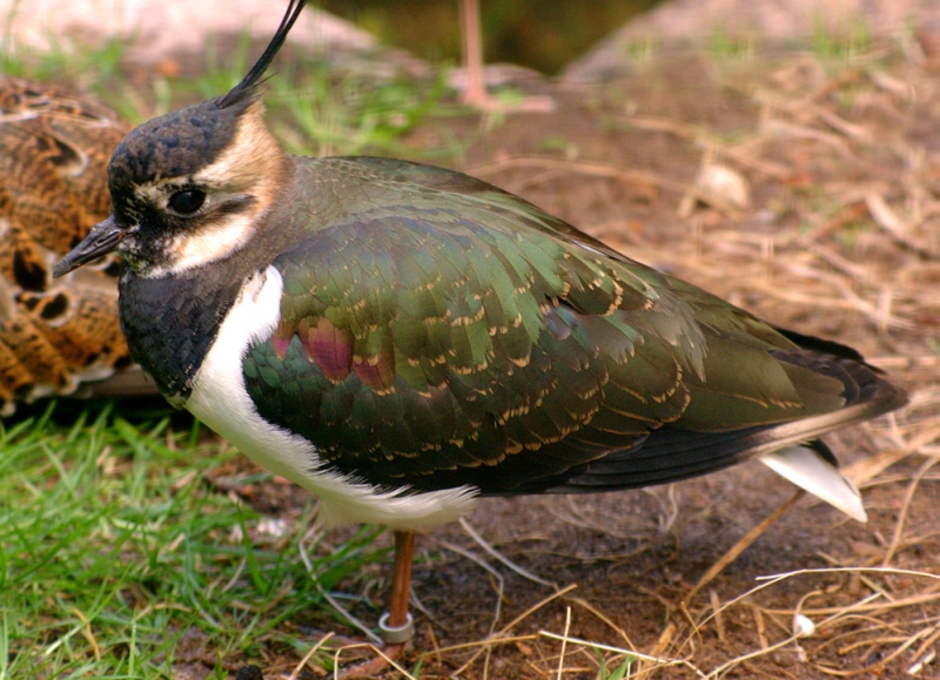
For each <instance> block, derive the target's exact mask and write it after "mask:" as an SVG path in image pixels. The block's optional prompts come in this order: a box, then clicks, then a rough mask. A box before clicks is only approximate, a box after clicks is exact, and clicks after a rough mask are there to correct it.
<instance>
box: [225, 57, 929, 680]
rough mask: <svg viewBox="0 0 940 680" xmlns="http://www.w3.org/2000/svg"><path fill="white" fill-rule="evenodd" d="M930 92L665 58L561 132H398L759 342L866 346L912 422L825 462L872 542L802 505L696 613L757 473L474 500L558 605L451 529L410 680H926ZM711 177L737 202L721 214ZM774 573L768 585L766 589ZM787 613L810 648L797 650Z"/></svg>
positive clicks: (462, 126) (824, 74) (438, 558)
mask: <svg viewBox="0 0 940 680" xmlns="http://www.w3.org/2000/svg"><path fill="white" fill-rule="evenodd" d="M935 67H936V64H934V63H932V62H931V61H930V59H929V58H923V59H917V60H914V59H911V58H910V55H907V56H905V54H904V53H903V51H902V50H901V49H899V48H898V47H897V46H896V45H893V44H892V45H885V46H872V47H871V49H870V50H868V51H867V52H866V53H864V54H852V55H845V54H836V55H826V56H821V55H819V54H813V53H809V52H787V53H778V54H764V55H760V56H758V55H754V54H749V55H745V56H735V55H724V56H722V55H714V54H703V53H702V52H701V51H699V52H688V53H684V54H681V53H676V54H671V55H670V56H669V57H668V58H666V57H661V58H644V59H640V60H638V61H637V62H636V65H635V67H634V68H633V70H632V73H631V74H630V75H629V76H628V77H626V78H624V79H622V80H618V81H616V82H610V83H605V84H604V85H601V86H592V87H585V88H583V89H579V90H573V89H566V88H562V87H555V88H553V90H552V92H551V93H552V94H553V96H555V98H556V100H557V102H558V108H557V111H556V112H555V113H552V114H537V115H536V114H533V115H524V114H512V115H508V116H506V117H505V118H504V119H497V118H493V117H489V118H487V117H483V118H482V120H481V117H480V116H476V115H473V116H467V117H463V118H459V119H455V120H447V121H445V122H444V123H442V122H440V121H436V122H432V123H429V124H428V125H426V126H424V127H422V128H421V129H420V130H418V131H417V132H416V133H415V134H414V136H413V138H412V140H411V142H413V143H414V144H415V145H417V146H420V147H425V148H433V147H435V146H439V145H441V144H443V143H445V141H446V139H447V136H448V135H451V134H456V135H458V136H465V135H476V134H477V133H478V132H479V129H480V128H479V127H478V126H481V125H484V126H487V131H486V133H485V134H482V135H479V141H478V142H477V143H475V144H474V145H473V146H472V147H471V148H470V149H469V151H468V153H467V156H466V163H465V164H464V165H462V166H461V169H464V170H466V171H467V172H469V173H471V174H474V175H476V176H479V177H481V178H483V179H486V180H488V181H490V182H492V183H494V184H497V185H499V186H501V187H503V188H505V189H508V190H510V191H513V192H516V193H518V194H520V195H522V196H523V197H525V198H526V199H528V200H530V201H532V202H533V203H536V204H537V205H540V206H542V207H543V208H545V209H547V210H549V211H550V212H552V213H554V214H556V215H558V216H560V217H562V218H564V219H566V220H568V221H570V222H571V223H572V224H575V225H577V226H579V227H580V228H582V229H584V230H586V231H588V232H590V233H591V234H593V235H595V236H598V237H600V238H602V239H604V240H606V241H607V242H609V243H611V244H612V245H613V246H615V247H617V248H619V249H621V250H622V251H623V252H625V253H626V254H628V255H630V256H631V257H634V258H636V259H638V260H641V261H643V262H646V263H649V264H653V265H655V266H658V267H661V268H664V269H667V270H669V271H671V272H673V273H675V274H677V275H679V276H681V277H683V278H685V279H687V280H689V281H692V282H694V283H696V284H698V285H700V286H701V287H703V288H706V289H708V290H710V291H712V292H714V293H717V294H719V295H721V296H723V297H725V298H727V299H729V300H731V301H733V302H734V303H735V304H738V305H740V306H743V307H745V308H747V309H749V310H750V311H752V312H754V313H755V314H757V315H758V316H761V317H763V318H765V319H767V320H769V321H771V322H773V323H775V324H778V325H781V326H786V327H789V328H792V329H794V330H798V331H800V332H802V333H808V334H816V335H820V336H824V337H828V338H831V339H834V340H837V341H839V342H842V343H846V344H850V345H852V346H855V347H856V348H858V349H859V350H860V351H861V352H862V353H863V354H865V355H866V357H868V358H869V360H870V361H871V362H872V363H874V364H875V365H877V366H880V367H881V368H883V369H884V370H885V371H887V372H888V374H889V375H890V376H891V378H892V379H893V380H894V381H896V382H897V383H898V384H900V385H902V386H904V387H905V388H907V389H908V390H909V391H910V395H911V405H910V406H908V407H907V408H905V409H904V410H902V411H900V412H899V413H897V414H896V415H894V416H891V417H885V418H881V419H879V420H877V421H875V422H872V423H869V424H866V425H864V426H861V427H856V428H853V429H851V430H849V431H845V432H841V433H838V434H836V435H835V436H833V437H830V438H829V440H828V441H829V442H830V444H831V445H832V447H833V449H834V450H835V451H836V454H837V455H838V457H839V458H840V460H841V461H842V463H843V465H844V466H845V468H846V469H847V470H848V472H849V473H850V474H851V476H852V477H853V478H854V479H855V480H856V481H857V483H858V484H859V486H860V487H861V488H862V489H863V494H864V498H865V505H866V508H867V510H868V513H869V518H870V519H869V522H868V524H860V523H857V522H854V521H852V520H849V519H846V518H845V517H843V516H841V515H840V514H839V513H838V512H837V511H835V510H832V509H830V508H828V507H825V506H823V505H821V504H818V503H816V502H814V501H813V500H811V499H809V498H802V499H800V500H798V501H797V502H796V504H795V506H794V507H792V508H791V509H790V510H789V511H787V512H786V513H785V514H784V515H783V516H782V518H781V519H780V520H779V521H777V522H776V523H774V524H772V525H771V526H769V527H767V528H765V529H763V530H762V531H759V532H758V533H759V536H758V537H757V539H756V541H755V542H754V543H753V545H751V546H750V547H748V548H747V549H746V550H745V551H744V552H743V554H741V555H740V557H738V558H737V559H736V560H734V561H732V562H731V563H730V564H728V565H727V566H725V567H724V569H723V570H722V571H721V572H720V573H719V574H718V575H717V576H715V577H714V578H713V579H712V580H710V581H709V582H708V583H706V584H703V587H701V588H700V589H699V588H696V584H697V583H698V582H699V581H700V579H702V577H703V575H705V574H706V573H707V572H708V570H709V568H710V567H712V566H713V565H714V564H715V563H716V562H718V561H719V560H720V559H721V557H722V555H723V554H724V553H725V552H726V551H728V550H729V549H731V548H732V547H733V546H734V545H735V544H736V543H737V542H738V541H739V540H741V539H742V537H744V536H745V535H746V534H747V533H748V532H750V531H752V530H753V529H754V528H755V527H757V526H758V525H759V524H760V522H761V521H762V520H764V519H765V518H766V517H768V516H770V515H771V514H772V513H774V512H775V510H777V509H778V508H779V507H780V506H781V505H783V504H784V503H786V502H788V501H789V500H790V499H791V497H792V496H793V494H794V488H793V487H791V486H790V485H789V483H787V482H786V481H784V480H782V479H781V478H779V477H777V476H776V475H774V474H772V473H771V472H770V471H769V470H767V469H765V468H764V467H763V466H762V465H760V464H759V463H756V462H755V463H750V464H745V465H742V466H740V467H738V468H736V469H732V470H728V471H725V472H721V473H718V474H714V475H711V476H709V477H706V478H701V479H697V480H692V481H689V482H683V483H680V484H675V485H671V486H669V487H662V488H655V489H650V490H647V491H637V492H628V493H617V494H608V495H596V496H582V497H572V498H568V497H523V498H513V499H505V500H486V501H484V502H483V503H481V505H480V507H479V509H478V510H477V511H476V512H475V513H474V514H473V515H472V516H470V517H468V518H467V521H468V523H469V524H470V525H471V526H472V527H474V528H475V530H476V531H477V532H479V534H480V535H482V536H483V537H484V539H485V540H486V541H487V542H488V543H490V544H491V545H492V546H493V547H494V548H495V550H497V551H498V552H499V553H500V554H501V555H502V556H504V557H505V558H507V559H508V560H511V561H512V562H514V563H515V564H517V565H519V566H520V567H522V568H523V569H525V570H528V571H529V572H532V573H533V574H535V575H537V576H538V577H539V578H540V579H543V580H545V581H548V582H551V583H552V584H554V587H552V586H546V585H542V584H539V583H536V582H534V581H532V580H530V579H527V578H525V577H523V576H520V575H519V574H517V573H515V572H513V571H512V570H511V569H510V568H508V567H507V566H505V565H504V564H502V563H500V562H498V561H497V560H496V559H494V558H493V557H492V556H491V555H490V554H488V553H487V552H486V551H485V550H484V549H483V548H482V547H481V546H480V545H479V544H478V543H477V542H475V541H474V540H472V539H471V538H470V537H469V535H468V534H467V532H466V531H465V530H464V529H463V528H461V527H460V526H458V525H452V526H447V527H443V528H441V529H440V530H437V531H434V532H432V533H431V534H429V535H427V536H425V537H422V538H420V539H419V547H418V558H417V560H416V564H415V573H414V582H413V588H414V593H415V595H416V597H417V599H418V600H419V601H420V605H421V609H422V611H423V612H424V613H418V614H417V630H418V633H417V636H416V637H415V639H414V642H413V648H412V649H411V650H410V651H408V652H407V653H406V655H405V657H404V665H405V666H406V667H407V668H413V667H414V665H415V663H416V661H417V660H418V658H419V656H420V654H422V653H425V654H427V656H426V657H425V660H424V663H423V667H422V669H421V671H420V677H421V678H438V677H448V676H450V675H451V674H453V673H455V672H457V671H459V672H460V677H466V678H506V679H512V680H516V679H520V680H521V679H523V678H525V679H529V678H531V679H536V678H539V679H541V678H564V679H565V680H574V679H576V678H598V677H606V676H605V675H603V672H602V669H601V666H602V665H606V668H607V670H608V672H612V671H613V670H614V669H616V668H617V666H619V665H620V664H621V663H622V661H623V659H624V656H623V655H622V654H621V653H620V652H618V651H617V650H622V651H623V652H635V653H639V654H642V655H646V656H644V657H642V658H640V659H638V660H636V661H635V662H634V664H633V666H632V668H631V673H632V675H630V676H629V677H655V678H694V677H705V676H708V677H734V678H745V677H746V678H753V677H765V678H827V677H858V678H901V677H910V675H909V674H910V673H915V675H917V676H919V677H940V670H938V666H940V660H934V656H933V655H934V654H935V652H936V650H937V648H938V646H940V645H938V642H937V641H938V639H940V543H938V540H940V484H938V482H940V471H938V470H935V469H933V467H932V466H933V464H934V463H936V462H937V460H938V458H937V455H938V452H940V447H938V446H937V437H938V436H940V385H938V380H937V378H938V375H940V370H938V366H940V354H938V351H940V345H938V344H937V340H938V336H940V262H938V259H937V254H938V252H940V200H938V196H940V134H938V129H937V126H938V124H937V120H938V113H940V72H938V71H937V70H935ZM716 166H719V167H721V168H724V169H723V170H718V171H715V170H714V167H716ZM702 173H704V174H705V175H709V174H710V175H711V176H715V175H716V173H717V174H719V175H720V176H722V177H731V178H732V179H731V180H729V182H730V183H731V184H730V186H731V187H732V188H730V189H728V188H727V187H726V188H725V189H719V190H717V191H716V192H714V194H710V193H709V191H707V190H706V188H704V187H703V186H702V185H701V183H697V177H700V176H701V175H702ZM742 188H743V189H746V192H745V195H746V199H747V200H746V202H740V201H739V199H740V197H741V196H740V195H739V194H740V191H741V189H742ZM252 499H253V502H254V503H255V504H256V505H257V507H258V508H259V509H260V510H262V511H263V512H265V513H272V514H273V513H278V512H280V513H286V514H288V515H289V514H290V513H291V512H295V513H296V512H297V511H298V508H302V507H303V503H304V502H305V498H304V497H303V495H302V493H301V492H299V491H296V490H294V491H291V490H287V489H285V488H284V486H283V485H277V484H272V485H270V487H269V488H267V489H254V490H253V496H252ZM333 538H334V539H335V540H340V539H341V538H342V536H341V535H337V536H335V537H333ZM467 555H470V556H472V557H468V556H467ZM880 568H886V569H887V571H877V570H876V569H880ZM840 569H841V570H840ZM769 575H784V576H782V577H781V578H780V579H779V580H778V581H776V582H772V583H768V582H767V581H759V580H758V578H759V577H765V576H769ZM342 585H343V587H344V588H345V589H346V590H347V592H350V593H368V594H369V596H370V597H371V598H372V599H373V601H374V602H375V603H376V605H377V609H370V608H365V607H363V608H361V610H357V612H356V613H357V614H359V615H360V616H361V617H362V618H363V620H365V621H366V622H369V623H373V622H374V620H375V618H376V616H377V613H378V612H380V611H382V607H383V605H384V604H385V598H386V597H387V585H388V569H387V567H386V566H384V565H375V566H373V567H371V568H367V569H365V570H363V573H361V574H359V575H357V577H355V579H350V580H349V581H348V582H344V583H343V584H342ZM759 586H761V587H762V589H760V590H757V588H758V587H759ZM693 591H694V592H693ZM752 591H753V592H752ZM559 592H560V593H561V594H559ZM798 614H800V615H802V616H805V617H806V618H807V619H808V620H809V621H812V623H813V624H815V630H814V631H813V632H812V633H810V634H808V635H806V636H805V637H800V638H796V637H794V626H795V622H796V620H797V618H796V617H797V615H798ZM566 638H567V639H566ZM582 641H587V642H589V643H593V645H594V647H593V648H592V646H591V645H589V644H585V643H584V642H582ZM313 642H316V640H314V639H312V640H311V643H313ZM562 655H563V658H562ZM352 656H353V655H352V654H351V653H345V652H344V653H343V655H342V656H341V657H340V658H341V659H344V660H345V659H347V658H352ZM231 661H232V663H233V664H236V665H237V664H238V663H239V660H238V659H232V660H231ZM299 662H300V659H299V658H298V657H297V656H296V655H295V654H294V653H293V652H290V651H285V650H284V649H279V648H275V647H272V648H271V649H268V650H265V652H264V655H263V656H262V662H260V663H259V661H258V660H255V663H259V665H260V666H261V670H262V671H263V673H264V677H265V678H269V680H270V678H278V677H319V673H318V672H317V671H316V670H313V669H311V668H310V667H306V668H303V670H301V671H297V670H296V669H297V668H298V663H299ZM292 672H296V673H297V674H296V675H294V676H291V673H292ZM246 677H247V676H246ZM381 677H383V678H401V677H405V676H404V675H402V674H401V673H399V672H398V671H395V670H389V671H387V672H386V673H385V674H384V675H382V676H381Z"/></svg>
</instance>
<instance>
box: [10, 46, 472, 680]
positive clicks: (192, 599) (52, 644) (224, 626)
mask: <svg viewBox="0 0 940 680" xmlns="http://www.w3.org/2000/svg"><path fill="white" fill-rule="evenodd" d="M6 38H7V40H5V41H4V42H2V43H0V68H2V69H3V72H5V73H8V74H10V75H16V76H20V77H25V78H33V79H36V80H41V81H53V82H55V83H57V84H59V85H63V86H71V87H73V88H75V89H76V91H77V92H80V93H81V92H85V93H89V92H90V93H91V94H92V95H93V96H94V97H95V98H97V99H98V100H99V101H101V102H103V103H105V104H107V105H109V106H110V107H112V108H113V109H115V110H116V111H117V112H118V114H119V115H121V116H123V117H124V118H125V119H127V120H128V121H130V122H131V123H134V124H137V123H140V122H142V121H144V120H146V119H148V118H150V117H153V116H155V115H159V114H162V113H165V112H167V111H169V110H172V109H174V108H179V107H180V106H183V105H186V104H190V103H194V102H197V101H200V100H202V99H204V98H208V97H214V96H218V95H220V94H222V93H224V92H225V91H227V90H228V89H229V88H230V87H231V86H232V85H234V84H235V83H236V82H237V81H238V80H240V79H241V77H242V75H243V74H244V72H245V70H246V69H247V66H248V63H249V59H250V58H254V56H255V55H254V53H252V54H251V55H250V56H249V51H248V49H247V42H245V43H244V44H243V46H242V48H241V49H240V50H239V51H238V52H237V54H235V55H226V59H225V60H223V59H221V58H219V57H217V55H215V53H214V52H213V51H212V50H211V49H210V50H209V54H208V56H207V68H206V71H205V73H204V74H203V75H201V76H199V77H197V78H195V79H185V78H169V77H166V76H163V75H160V74H158V73H155V72H151V73H148V75H147V78H146V79H145V80H144V82H145V83H146V84H145V85H143V86H139V85H138V87H140V88H141V89H137V90H135V89H134V87H133V86H132V85H131V83H134V82H136V83H140V82H141V78H140V77H139V76H138V77H136V78H134V77H131V75H132V71H130V70H129V69H130V68H132V67H129V66H128V65H127V64H126V63H125V59H124V54H125V52H126V45H124V44H122V43H111V44H109V45H106V46H105V47H103V48H101V49H96V50H87V51H80V52H79V53H77V54H76V53H67V52H66V51H65V50H63V49H54V50H53V51H52V52H50V53H47V54H27V55H24V54H22V53H17V52H14V51H13V50H12V49H11V47H10V43H9V36H6ZM223 62H224V63H223ZM266 88H267V92H266V102H267V104H268V106H269V109H270V112H269V120H270V121H271V124H272V128H273V130H274V131H275V133H276V134H277V135H278V137H279V138H281V139H282V140H283V141H284V143H285V146H286V148H287V149H288V150H289V151H292V152H295V153H308V154H365V153H368V154H376V155H394V156H399V155H400V156H406V157H410V158H416V157H424V158H427V157H428V156H429V155H430V154H428V153H425V152H423V151H421V150H419V149H414V148H412V147H410V146H409V145H408V143H407V136H408V135H409V133H410V132H411V131H412V130H414V128H415V127H416V126H417V125H418V124H422V123H425V124H426V123H428V122H429V121H431V122H432V124H433V120H434V119H435V118H437V117H449V116H452V115H454V113H455V112H457V111H458V110H459V109H457V107H454V106H449V105H446V104H444V103H443V100H444V97H445V94H446V88H445V85H444V80H443V77H441V78H439V79H437V80H433V81H428V82H413V81H404V80H402V81H398V80H392V81H382V82H377V81H376V80H374V79H371V78H369V77H366V76H362V75H355V74H350V73H338V72H336V71H333V70H330V69H329V68H327V67H325V66H324V65H322V64H319V65H318V64H313V63H305V64H296V63H293V64H292V63H288V62H287V60H284V61H282V62H281V63H280V64H279V66H278V69H277V71H276V72H275V73H274V74H273V76H272V77H271V78H270V79H269V80H268V83H267V86H266ZM442 136H443V138H445V139H448V140H450V143H449V145H448V147H447V148H446V149H444V150H443V151H438V152H437V155H436V156H434V158H435V160H438V161H440V160H441V159H442V158H455V157H457V156H458V155H459V154H460V153H462V151H463V148H464V144H462V143H461V142H460V141H458V140H456V139H455V138H454V137H453V136H448V135H447V134H446V133H444V134H442ZM69 410H70V411H69ZM171 418H175V420H171ZM180 420H181V419H180V417H179V416H171V415H169V409H165V410H163V411H157V412H155V413H153V414H150V415H149V416H146V415H145V416H141V415H139V414H130V413H123V414H122V413H121V412H120V410H118V409H116V408H114V407H108V406H103V407H102V406H100V405H98V406H89V407H88V408H87V410H85V411H76V410H75V407H74V406H69V407H66V408H65V409H63V408H62V407H59V409H58V410H57V411H53V410H51V409H50V411H48V412H45V413H37V415H34V416H33V417H31V418H26V419H23V417H22V416H21V417H20V418H19V420H14V421H7V422H3V423H0V680H6V679H7V678H25V677H29V678H57V679H68V678H135V679H136V678H141V679H148V678H172V677H174V666H175V665H177V664H179V663H180V662H181V659H180V658H179V655H180V654H184V655H185V654H186V652H185V650H186V649H187V648H188V647H190V646H191V640H193V639H197V640H200V641H202V643H201V644H202V648H203V649H205V650H206V654H208V655H209V658H208V661H209V662H210V663H213V664H214V665H215V668H214V672H213V674H212V675H210V677H214V678H227V677H229V671H228V670H227V669H225V668H223V661H224V662H225V663H227V664H230V663H232V662H233V660H234V662H235V663H249V662H251V661H252V659H254V658H259V659H260V658H261V655H264V658H270V655H271V654H277V655H281V654H286V655H287V657H289V658H296V659H297V660H299V659H301V658H303V657H304V656H305V655H306V653H307V651H309V649H310V647H311V646H312V645H313V644H315V643H316V642H317V639H316V638H313V637H311V636H310V635H309V634H305V633H304V632H303V631H304V630H306V629H305V628H304V627H305V626H312V627H319V628H323V629H328V630H329V629H333V628H335V627H336V626H335V621H336V619H338V618H341V617H340V615H339V614H338V613H337V612H336V610H335V609H333V608H332V606H331V605H329V604H328V603H327V602H325V599H324V597H323V595H322V593H321V590H320V589H321V588H322V589H323V590H325V591H327V592H329V591H331V590H333V589H334V588H336V589H337V590H340V591H343V590H344V587H343V584H342V583H340V581H341V580H342V579H343V578H344V577H346V576H347V575H360V574H361V572H362V567H363V566H364V565H365V564H366V563H368V562H370V561H373V560H375V559H377V558H384V556H385V555H384V553H385V551H383V550H379V549H377V548H376V547H375V546H374V545H373V542H374V539H375V537H376V536H377V535H378V532H377V531H376V530H374V529H369V528H366V529H363V530H362V531H360V532H359V533H357V534H355V535H354V536H353V537H352V538H351V539H350V540H347V541H345V542H343V543H342V545H341V547H339V548H336V549H332V548H331V547H330V546H328V545H326V544H313V545H310V544H304V547H305V548H306V551H307V552H308V553H309V554H310V555H311V559H312V560H313V563H312V572H313V574H315V576H316V579H314V578H313V577H311V574H310V573H308V572H307V569H306V567H305V566H304V564H303V560H302V559H301V556H300V549H299V543H300V542H301V540H302V537H304V536H305V534H307V533H308V531H309V530H310V528H311V524H312V521H313V520H312V517H313V515H314V511H313V510H314V508H313V503H314V499H313V498H312V497H311V498H310V500H309V505H308V507H307V508H306V509H305V510H304V511H303V512H302V513H300V514H299V516H297V517H293V518H292V519H291V518H289V519H288V521H287V524H286V527H285V530H284V533H283V534H281V535H278V536H272V535H270V534H266V533H264V532H262V531H260V527H261V526H262V525H263V523H264V522H265V520H266V519H268V518H265V517H263V516H261V515H259V514H258V513H257V512H255V511H254V510H252V509H251V508H250V507H248V506H245V505H244V504H241V503H239V502H237V501H236V500H233V498H231V497H230V494H229V493H227V492H226V491H224V490H220V489H218V488H216V487H215V486H214V485H213V484H212V483H211V479H212V478H214V477H215V475H216V473H217V471H218V470H219V468H220V466H223V465H226V464H229V465H230V464H231V459H232V457H234V456H239V455H240V454H238V453H237V452H235V451H233V450H231V449H225V448H223V446H222V445H221V444H220V443H219V442H218V440H216V439H215V438H214V437H211V436H209V435H208V433H207V432H206V431H205V430H200V426H199V425H198V423H195V422H193V421H192V420H187V419H185V418H184V419H182V422H183V423H184V426H183V428H182V429H180V427H179V425H178V422H179V421H180ZM174 422H176V423H177V425H176V427H174V426H172V425H171V423H174ZM268 480H269V476H264V477H263V478H262V479H261V480H248V481H253V482H257V481H260V482H261V483H264V482H265V481H268ZM242 481H243V482H244V481H245V480H242ZM295 514H296V513H295ZM347 583H348V582H347ZM346 590H349V588H346ZM376 618H377V616H376ZM369 620H371V619H369ZM184 660H185V659H184ZM201 662H202V663H205V662H206V658H205V657H203V658H202V660H201ZM258 663H259V665H264V661H263V660H259V661H258ZM321 663H322V664H323V665H324V666H327V667H328V666H329V663H330V661H329V658H328V657H323V658H322V659H321Z"/></svg>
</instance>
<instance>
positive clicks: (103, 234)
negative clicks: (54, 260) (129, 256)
mask: <svg viewBox="0 0 940 680" xmlns="http://www.w3.org/2000/svg"><path fill="white" fill-rule="evenodd" d="M122 238H124V230H123V229H121V227H119V226H118V225H117V223H116V222H115V221H114V215H112V216H111V217H109V218H108V219H106V220H105V221H104V222H99V223H98V224H96V225H95V226H94V228H93V229H92V230H91V233H89V234H88V236H86V237H85V240H83V241H82V242H81V243H79V244H78V245H77V246H75V247H74V248H72V250H71V251H69V253H68V254H67V255H66V256H65V257H63V258H62V259H61V260H59V264H57V265H56V268H55V269H54V270H52V276H53V278H57V277H59V276H63V275H65V274H68V273H69V272H70V271H72V270H73V269H77V268H78V267H81V266H82V265H83V264H86V263H88V262H91V261H92V260H94V259H96V258H99V257H101V256H102V255H107V254H108V253H110V252H111V251H113V250H114V249H115V248H117V247H118V244H119V243H120V242H121V239H122Z"/></svg>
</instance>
